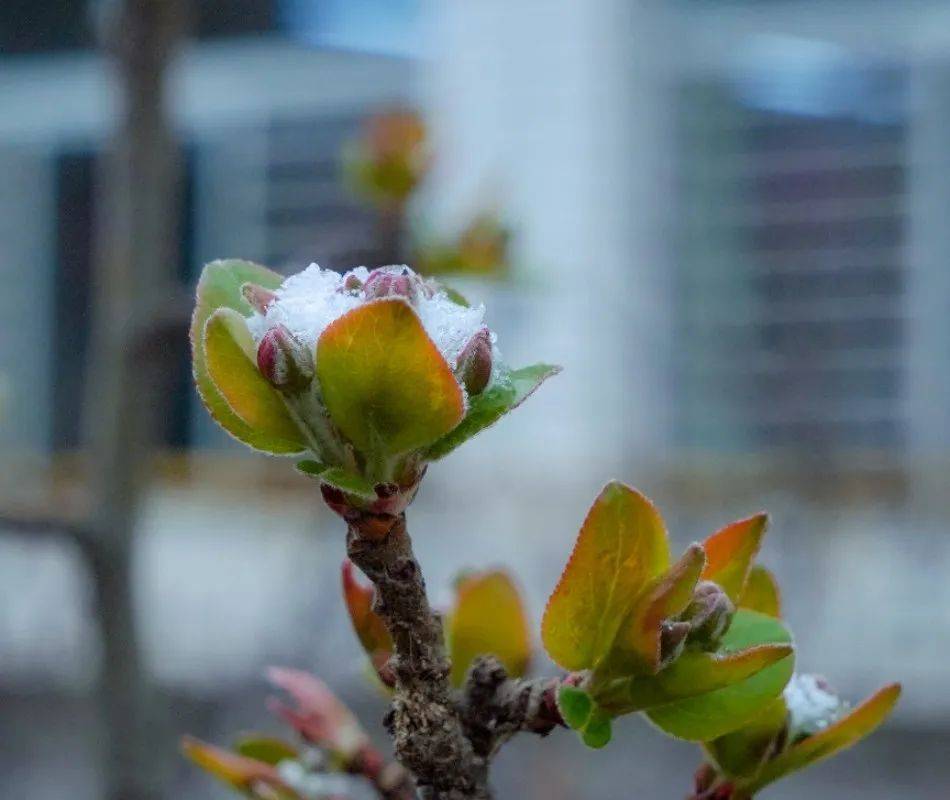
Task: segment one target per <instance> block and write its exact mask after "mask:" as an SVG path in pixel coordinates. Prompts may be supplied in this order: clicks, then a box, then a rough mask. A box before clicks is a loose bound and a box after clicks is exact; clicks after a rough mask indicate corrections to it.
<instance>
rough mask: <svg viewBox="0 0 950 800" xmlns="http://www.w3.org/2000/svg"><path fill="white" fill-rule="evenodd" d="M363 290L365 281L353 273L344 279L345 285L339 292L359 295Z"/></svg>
mask: <svg viewBox="0 0 950 800" xmlns="http://www.w3.org/2000/svg"><path fill="white" fill-rule="evenodd" d="M362 289H363V281H361V280H360V279H359V277H358V276H357V275H355V274H353V273H352V272H350V273H349V274H347V275H346V276H345V277H344V278H343V285H342V286H341V287H340V289H339V291H341V292H346V293H347V294H354V295H355V294H359V293H360V291H361V290H362Z"/></svg>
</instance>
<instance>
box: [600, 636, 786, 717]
mask: <svg viewBox="0 0 950 800" xmlns="http://www.w3.org/2000/svg"><path fill="white" fill-rule="evenodd" d="M791 654H792V646H791V645H790V644H761V645H757V646H755V647H749V648H747V649H745V650H738V651H736V652H734V653H704V652H701V651H696V650H687V651H686V652H685V653H683V654H682V655H681V656H680V657H679V658H678V659H677V660H676V661H674V662H673V663H672V664H670V665H669V666H668V667H666V669H664V670H662V671H661V672H659V673H657V674H656V675H645V676H641V677H634V678H630V679H628V680H627V681H626V682H625V683H624V684H616V683H614V684H611V685H610V686H609V691H610V697H611V702H610V704H609V707H610V710H611V711H612V712H613V713H614V714H615V715H616V714H621V713H624V714H625V713H629V712H631V711H642V710H644V709H649V708H654V707H656V706H662V705H666V704H667V703H672V702H675V701H677V700H682V699H684V698H687V697H695V696H697V695H702V694H706V693H708V692H714V691H716V690H718V689H722V688H724V687H727V686H732V685H734V684H737V683H739V682H740V681H744V680H745V679H746V678H749V677H751V676H753V675H756V674H758V673H759V672H761V671H762V670H763V669H765V668H766V667H769V666H771V665H772V664H775V663H776V662H778V661H781V660H782V659H783V658H785V657H786V656H789V655H791ZM621 687H622V688H623V691H621ZM598 699H599V698H598Z"/></svg>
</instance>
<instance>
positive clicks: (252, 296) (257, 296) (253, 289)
mask: <svg viewBox="0 0 950 800" xmlns="http://www.w3.org/2000/svg"><path fill="white" fill-rule="evenodd" d="M241 294H242V295H244V299H245V300H247V302H248V305H250V306H251V308H253V309H254V310H255V311H257V312H258V313H259V314H266V313H267V308H268V306H270V304H271V303H273V302H274V301H275V300H276V299H277V293H276V292H272V291H271V290H270V289H265V288H264V287H263V286H258V285H257V284H256V283H245V284H244V285H242V286H241Z"/></svg>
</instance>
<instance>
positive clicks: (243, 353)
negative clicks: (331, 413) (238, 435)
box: [204, 308, 307, 452]
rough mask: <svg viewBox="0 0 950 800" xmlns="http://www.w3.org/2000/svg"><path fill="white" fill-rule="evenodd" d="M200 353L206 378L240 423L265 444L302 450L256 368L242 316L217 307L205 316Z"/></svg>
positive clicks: (299, 437)
mask: <svg viewBox="0 0 950 800" xmlns="http://www.w3.org/2000/svg"><path fill="white" fill-rule="evenodd" d="M204 353H205V358H206V364H207V371H208V376H209V377H210V378H211V381H212V382H213V383H214V386H215V388H216V389H217V390H218V392H219V393H220V395H221V397H223V398H224V400H225V401H226V402H227V404H228V406H229V407H230V409H231V411H232V412H234V414H235V415H236V416H237V417H238V419H240V420H241V422H243V423H244V424H245V425H247V426H248V427H249V428H251V429H252V430H254V431H257V432H259V433H260V434H262V435H264V436H266V437H267V438H268V440H269V441H274V442H283V443H285V444H286V447H287V448H290V447H294V448H296V452H300V451H302V450H305V449H306V447H307V445H306V443H305V441H304V439H303V436H302V435H301V432H300V429H299V428H298V427H297V424H296V423H295V422H294V420H293V418H292V417H291V416H290V412H289V411H288V410H287V406H286V404H285V403H284V401H283V399H282V398H281V396H280V393H279V392H278V391H277V390H276V389H274V387H273V386H271V385H270V384H269V383H268V382H267V381H266V380H265V379H264V377H263V376H262V375H261V373H260V372H259V371H258V369H257V364H256V363H255V361H254V340H253V339H252V338H251V334H250V331H248V329H247V323H246V322H245V321H244V317H242V316H241V315H240V314H238V313H237V311H233V310H232V309H230V308H219V309H218V310H217V311H215V312H214V313H213V314H212V315H211V316H210V317H208V321H207V322H206V323H205V332H204ZM288 452H289V450H288Z"/></svg>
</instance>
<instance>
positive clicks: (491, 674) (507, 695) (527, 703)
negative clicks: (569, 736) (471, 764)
mask: <svg viewBox="0 0 950 800" xmlns="http://www.w3.org/2000/svg"><path fill="white" fill-rule="evenodd" d="M572 680H573V679H572V678H571V676H568V677H567V678H565V679H561V678H535V679H533V680H521V679H515V678H511V677H509V676H508V672H507V671H506V670H505V668H504V666H502V664H501V662H500V661H498V659H497V658H495V657H494V656H479V657H478V658H477V659H476V660H475V662H474V664H473V665H472V668H471V670H470V671H469V674H468V681H467V682H466V685H465V692H464V695H463V698H462V702H461V707H460V715H461V718H462V721H463V724H464V727H465V732H466V735H467V736H468V738H469V740H470V741H471V742H472V746H473V748H474V750H475V752H476V754H477V755H479V756H481V757H483V758H485V759H490V758H491V757H492V756H493V755H494V754H495V753H496V752H497V751H498V749H499V748H500V747H501V745H503V744H504V743H505V742H507V741H508V740H509V739H510V738H511V737H512V736H514V735H515V734H516V733H519V732H521V731H526V732H529V733H536V734H538V735H540V736H547V735H548V734H549V733H550V732H551V731H552V730H554V728H556V727H565V725H564V720H563V719H562V718H561V713H560V711H558V707H557V699H556V698H557V690H558V687H560V686H561V684H562V683H564V682H571V681H572Z"/></svg>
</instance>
